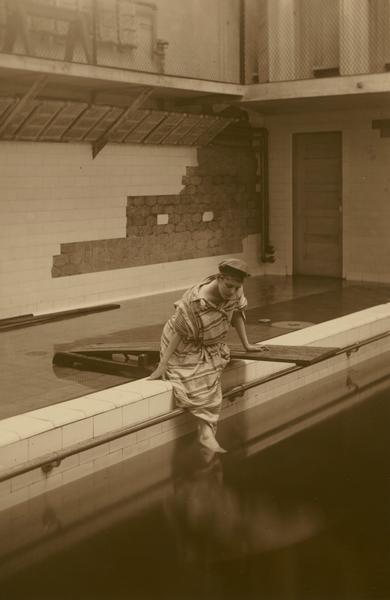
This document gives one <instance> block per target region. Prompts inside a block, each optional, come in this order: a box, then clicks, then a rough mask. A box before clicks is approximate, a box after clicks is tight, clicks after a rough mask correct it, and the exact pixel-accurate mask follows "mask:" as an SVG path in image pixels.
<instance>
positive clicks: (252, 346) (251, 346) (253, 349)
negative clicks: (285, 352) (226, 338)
mask: <svg viewBox="0 0 390 600" xmlns="http://www.w3.org/2000/svg"><path fill="white" fill-rule="evenodd" d="M245 350H246V352H268V351H269V348H268V346H261V345H260V344H248V345H247V346H245Z"/></svg>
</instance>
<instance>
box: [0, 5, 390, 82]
mask: <svg viewBox="0 0 390 600" xmlns="http://www.w3.org/2000/svg"><path fill="white" fill-rule="evenodd" d="M0 52H2V53H10V54H20V55H28V56H36V57H40V58H46V59H55V60H60V61H71V62H76V63H85V64H93V65H98V66H104V67H112V68H120V69H129V70H134V71H142V72H149V73H160V74H161V73H164V74H166V75H174V76H177V77H186V78H195V79H205V80H211V81H220V82H228V83H247V84H251V83H264V82H273V81H292V80H301V79H311V78H318V77H329V76H337V75H353V74H365V73H380V72H385V71H390V0H209V1H208V2H207V0H154V1H150V2H149V1H141V0H0Z"/></svg>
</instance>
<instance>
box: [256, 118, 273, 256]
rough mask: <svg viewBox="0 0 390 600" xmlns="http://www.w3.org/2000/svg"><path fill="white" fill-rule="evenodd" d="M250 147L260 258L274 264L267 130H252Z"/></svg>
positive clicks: (259, 128) (261, 128) (262, 128)
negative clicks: (252, 161) (270, 222)
mask: <svg viewBox="0 0 390 600" xmlns="http://www.w3.org/2000/svg"><path fill="white" fill-rule="evenodd" d="M252 146H253V150H254V153H255V156H256V196H257V197H258V199H259V203H260V231H261V250H260V258H261V261H262V262H274V260H275V259H274V248H273V246H272V245H271V244H270V235H269V179H268V130H267V129H266V128H265V127H257V128H255V129H253V138H252Z"/></svg>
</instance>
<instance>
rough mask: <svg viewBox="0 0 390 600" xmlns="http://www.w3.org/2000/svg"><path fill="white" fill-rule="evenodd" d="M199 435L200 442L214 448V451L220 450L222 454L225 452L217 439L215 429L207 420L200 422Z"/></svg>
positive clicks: (211, 448)
mask: <svg viewBox="0 0 390 600" xmlns="http://www.w3.org/2000/svg"><path fill="white" fill-rule="evenodd" d="M198 435H199V443H200V444H201V445H202V446H204V447H205V448H208V449H209V450H212V452H220V453H221V454H223V453H225V452H226V450H224V449H223V448H222V447H221V446H220V445H219V444H218V442H217V440H216V439H215V435H214V431H213V429H212V427H211V425H209V424H208V423H206V421H203V422H201V423H199V424H198Z"/></svg>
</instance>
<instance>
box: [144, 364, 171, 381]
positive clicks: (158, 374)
mask: <svg viewBox="0 0 390 600" xmlns="http://www.w3.org/2000/svg"><path fill="white" fill-rule="evenodd" d="M166 370H167V365H165V364H164V363H159V364H158V367H157V369H155V370H154V371H153V373H151V374H150V375H149V377H147V379H150V380H152V381H153V380H154V379H161V378H163V377H164V374H165V371H166Z"/></svg>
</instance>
